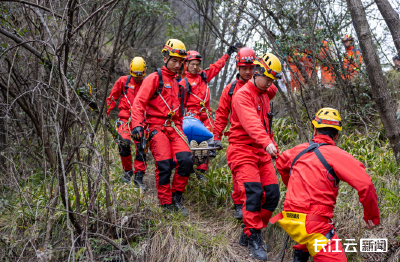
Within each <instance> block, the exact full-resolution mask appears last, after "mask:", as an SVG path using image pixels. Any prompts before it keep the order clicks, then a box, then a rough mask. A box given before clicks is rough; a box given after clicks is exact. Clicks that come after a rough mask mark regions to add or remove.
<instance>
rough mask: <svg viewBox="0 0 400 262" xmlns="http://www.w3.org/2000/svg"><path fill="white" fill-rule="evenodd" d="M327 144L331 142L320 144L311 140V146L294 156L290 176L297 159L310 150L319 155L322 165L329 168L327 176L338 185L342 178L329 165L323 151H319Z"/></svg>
mask: <svg viewBox="0 0 400 262" xmlns="http://www.w3.org/2000/svg"><path fill="white" fill-rule="evenodd" d="M325 145H329V144H326V143H321V144H318V143H314V142H313V141H311V142H310V146H309V147H307V148H306V149H304V150H303V151H301V152H300V153H299V154H298V155H297V156H296V157H295V158H294V160H293V162H292V165H291V166H290V171H289V176H290V173H291V172H292V168H293V166H294V164H295V163H296V161H297V160H298V159H299V158H300V157H301V156H303V155H304V154H305V153H308V152H314V153H315V154H316V155H317V157H318V159H319V161H320V162H321V163H322V165H323V166H324V167H325V169H326V170H327V174H326V176H327V178H328V179H329V180H331V181H334V185H335V187H337V186H338V185H339V181H340V180H339V178H338V176H337V175H336V173H335V171H334V170H333V168H332V167H331V165H329V163H328V162H327V161H326V159H325V157H324V156H323V155H322V153H321V151H319V149H318V147H320V146H325ZM329 174H331V176H332V177H333V179H331V178H330V177H329Z"/></svg>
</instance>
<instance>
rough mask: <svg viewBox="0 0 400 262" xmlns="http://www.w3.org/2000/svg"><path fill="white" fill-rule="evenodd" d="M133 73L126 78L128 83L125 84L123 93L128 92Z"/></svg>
mask: <svg viewBox="0 0 400 262" xmlns="http://www.w3.org/2000/svg"><path fill="white" fill-rule="evenodd" d="M131 77H132V76H131V75H129V76H128V78H127V79H126V83H125V86H124V90H122V93H121V95H126V93H127V92H128V88H129V83H130V82H131Z"/></svg>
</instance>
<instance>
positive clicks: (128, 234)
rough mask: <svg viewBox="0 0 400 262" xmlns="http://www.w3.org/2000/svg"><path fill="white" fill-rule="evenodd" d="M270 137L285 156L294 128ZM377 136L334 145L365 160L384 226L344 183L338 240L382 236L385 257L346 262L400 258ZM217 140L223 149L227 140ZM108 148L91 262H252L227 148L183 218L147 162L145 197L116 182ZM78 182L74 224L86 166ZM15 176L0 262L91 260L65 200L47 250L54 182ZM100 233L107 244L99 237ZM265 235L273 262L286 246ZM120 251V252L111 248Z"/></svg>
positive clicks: (399, 196)
mask: <svg viewBox="0 0 400 262" xmlns="http://www.w3.org/2000/svg"><path fill="white" fill-rule="evenodd" d="M274 133H275V134H276V135H275V137H276V142H277V143H278V145H280V151H281V152H282V151H284V150H286V149H288V148H291V147H293V146H294V145H296V144H298V140H297V136H296V134H295V133H294V132H293V128H291V126H290V124H288V123H286V122H285V121H284V119H278V120H277V121H276V122H275V130H274ZM382 137H383V136H382V134H381V133H369V134H368V135H363V134H357V135H354V134H350V135H346V134H343V135H342V136H341V137H340V138H339V143H338V146H339V147H341V148H342V149H344V150H346V151H348V152H349V153H350V154H352V155H353V156H354V157H355V158H356V159H358V160H360V161H362V162H363V163H364V164H365V167H366V170H367V172H368V174H369V175H370V176H371V178H372V181H373V182H374V185H375V188H376V191H377V194H378V201H379V207H380V215H381V225H379V226H378V227H376V228H375V229H374V230H372V231H369V230H366V229H365V228H364V221H363V219H362V218H363V209H362V205H361V204H360V202H359V199H358V193H357V191H356V190H354V189H353V188H351V187H350V186H349V185H348V184H346V183H342V182H341V183H340V189H339V194H338V198H337V204H336V208H335V212H334V214H335V217H334V221H335V226H336V231H337V233H338V235H339V237H340V238H341V239H342V240H343V241H347V240H348V239H354V241H353V242H355V243H359V240H360V239H361V238H387V239H388V244H389V248H388V252H386V253H365V252H360V251H359V250H360V247H359V246H358V247H357V252H355V253H346V255H347V258H348V261H357V262H358V261H368V262H370V261H388V262H399V261H400V259H399V258H400V219H399V218H400V173H399V169H398V165H397V163H396V161H395V160H394V157H393V153H392V151H391V149H390V146H389V143H388V141H387V140H384V139H382ZM223 143H224V145H225V148H226V146H227V141H223ZM108 148H109V155H110V158H109V159H110V161H109V162H110V166H109V174H110V186H111V190H110V191H111V199H112V211H111V213H112V218H113V219H112V221H113V223H108V222H105V220H106V219H105V217H106V209H105V206H106V200H105V195H106V193H105V186H104V184H102V186H101V187H100V188H99V191H98V195H97V198H96V204H95V206H94V207H93V208H92V211H91V218H90V219H89V224H88V231H89V232H93V233H89V242H90V244H91V248H92V249H93V254H94V257H95V261H115V262H116V261H118V262H120V261H126V259H123V258H122V257H123V256H122V254H121V253H122V252H121V250H123V251H124V252H125V253H126V254H129V256H132V257H134V261H146V262H153V261H154V262H156V261H163V262H164V261H165V262H169V261H173V262H187V261H193V262H203V261H230V262H231V261H232V262H239V261H256V260H254V259H252V258H251V257H250V256H249V255H248V252H247V249H246V248H245V247H242V246H240V245H239V244H237V241H238V240H239V237H240V234H241V232H242V223H241V221H238V220H236V219H234V218H233V212H234V210H233V203H232V200H231V192H232V177H231V173H230V170H229V167H228V166H227V164H226V156H225V154H226V149H224V150H221V151H220V152H219V154H218V155H217V157H216V158H215V159H213V160H212V161H211V162H210V166H209V171H208V173H207V174H206V177H207V179H208V182H207V183H204V182H201V181H199V180H197V179H196V177H195V176H194V175H192V176H191V178H190V179H189V183H188V185H187V188H186V192H185V194H184V198H185V207H186V208H187V209H188V210H189V211H190V215H189V217H187V218H186V217H183V216H181V215H179V214H176V213H173V214H168V213H165V212H163V210H162V209H161V207H160V205H159V202H158V198H157V191H156V185H155V176H154V168H155V166H154V161H153V160H152V159H151V156H150V155H149V159H148V168H147V171H146V175H145V179H144V181H145V183H146V185H147V186H148V188H149V189H148V190H147V191H146V192H141V191H139V190H137V189H136V188H135V186H134V185H133V184H132V183H131V184H124V183H123V182H122V181H121V178H122V173H123V172H122V170H121V161H120V157H119V154H118V149H117V147H116V145H115V143H114V142H113V141H110V142H109V145H108ZM76 176H77V177H78V179H77V180H78V187H79V188H80V189H81V190H80V198H81V199H80V210H79V211H78V210H77V205H76V204H77V202H76V192H75V193H74V186H73V184H72V183H71V182H68V183H67V189H68V194H69V197H70V203H71V208H72V210H74V212H75V214H76V217H77V218H78V222H79V223H81V224H83V223H84V221H83V218H84V217H85V216H86V212H87V210H86V207H87V203H88V201H89V198H88V197H89V192H88V190H87V184H88V183H87V173H85V169H83V168H81V169H78V168H77V169H76ZM277 176H278V181H279V185H280V192H281V198H280V202H279V205H278V207H277V209H276V211H275V213H274V214H276V213H278V212H280V211H281V210H282V209H283V202H284V197H285V194H286V187H285V186H284V185H283V183H282V181H281V179H280V176H279V174H277ZM18 179H19V181H20V182H19V184H18V185H19V187H18V190H16V191H3V192H2V195H1V196H0V207H1V208H0V261H14V260H17V259H11V258H12V257H17V258H19V261H41V262H42V261H88V259H87V252H86V251H85V247H82V246H80V247H78V246H77V245H75V246H73V245H72V244H71V243H72V242H73V240H71V236H73V234H72V231H71V228H72V225H71V224H68V221H67V216H66V212H65V208H64V206H63V204H62V203H61V201H59V202H58V204H57V207H56V211H55V212H54V219H53V221H54V222H53V230H52V238H51V242H50V243H51V244H50V246H47V247H45V246H44V245H43V243H44V242H45V241H44V239H45V238H46V228H47V226H48V215H49V210H50V209H49V208H48V206H46V205H48V204H47V203H49V201H48V192H49V189H48V188H49V185H50V184H51V183H52V182H53V183H54V184H56V183H55V182H54V180H53V178H52V177H43V175H40V174H39V173H37V174H35V173H32V174H23V175H21V177H20V178H18ZM53 190H54V189H53ZM110 225H111V227H110ZM96 234H97V236H98V235H99V234H102V235H103V236H106V237H108V239H104V238H101V237H96ZM262 234H263V237H264V239H265V240H266V243H267V245H268V246H269V247H270V248H271V251H272V252H270V253H269V259H270V261H274V259H275V257H276V255H277V254H278V253H279V251H280V250H281V249H282V247H283V246H284V239H285V236H286V233H285V232H284V231H283V230H282V229H281V227H280V226H279V225H278V224H274V225H269V226H268V227H267V228H266V229H264V230H263V231H262ZM106 240H107V241H106ZM110 241H112V242H110ZM343 241H342V242H343ZM293 244H294V242H292V241H289V243H288V245H287V253H286V256H285V260H284V261H292V256H293V252H292V248H291V246H292V245H293ZM118 246H119V247H120V248H116V247H118ZM72 247H73V248H72ZM46 252H47V253H49V254H51V255H49V256H50V257H52V259H51V260H40V259H39V254H43V253H46ZM35 253H36V258H35ZM279 261H280V260H279ZM310 261H311V259H310Z"/></svg>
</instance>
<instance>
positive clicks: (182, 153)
mask: <svg viewBox="0 0 400 262" xmlns="http://www.w3.org/2000/svg"><path fill="white" fill-rule="evenodd" d="M162 53H163V61H164V66H163V67H162V68H161V69H157V72H154V73H152V74H150V75H149V76H148V77H146V79H145V80H144V81H143V84H142V87H141V88H140V90H139V93H138V94H137V96H136V99H135V104H134V106H133V110H132V123H131V126H132V137H133V138H134V139H135V140H136V141H141V140H142V139H143V137H144V130H145V128H146V130H147V131H148V134H149V137H148V140H149V145H150V150H151V152H152V154H153V157H154V161H155V165H156V174H155V175H156V187H157V192H158V198H159V200H160V204H161V206H162V207H163V208H164V209H166V210H167V211H178V212H180V213H181V214H183V215H185V216H187V215H188V214H189V212H188V210H187V209H186V208H185V207H184V206H183V198H182V194H183V193H184V191H185V187H186V185H187V183H188V180H189V176H190V174H191V173H193V159H192V154H191V152H190V148H189V145H188V141H187V138H186V136H185V135H184V133H183V131H182V119H183V114H184V103H185V101H184V98H185V90H184V88H183V87H180V86H179V85H178V82H177V81H176V80H175V75H176V73H177V72H178V71H179V69H180V68H181V66H182V63H183V61H184V59H185V58H186V48H185V45H184V44H183V43H182V42H181V41H179V40H177V39H170V40H168V41H167V43H166V44H165V45H164V47H163V49H162ZM145 111H146V115H144V113H145ZM172 161H173V162H175V163H176V173H175V175H174V178H173V180H172V186H171V185H170V178H171V171H172V165H171V164H172Z"/></svg>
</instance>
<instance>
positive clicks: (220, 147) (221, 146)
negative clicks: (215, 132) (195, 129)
mask: <svg viewBox="0 0 400 262" xmlns="http://www.w3.org/2000/svg"><path fill="white" fill-rule="evenodd" d="M214 144H215V147H219V149H222V148H224V146H223V145H222V142H221V140H215V141H214Z"/></svg>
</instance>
